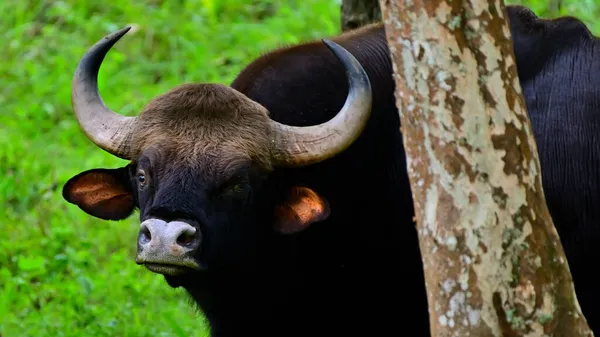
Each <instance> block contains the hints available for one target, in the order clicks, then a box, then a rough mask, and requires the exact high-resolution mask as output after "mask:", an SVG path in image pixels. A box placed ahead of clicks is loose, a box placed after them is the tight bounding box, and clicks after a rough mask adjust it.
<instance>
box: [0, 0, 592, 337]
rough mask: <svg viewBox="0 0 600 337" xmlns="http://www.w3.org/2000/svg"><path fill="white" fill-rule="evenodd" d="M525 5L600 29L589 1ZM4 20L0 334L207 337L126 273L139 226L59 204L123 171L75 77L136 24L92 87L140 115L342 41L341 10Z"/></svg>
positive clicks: (218, 5)
mask: <svg viewBox="0 0 600 337" xmlns="http://www.w3.org/2000/svg"><path fill="white" fill-rule="evenodd" d="M510 3H515V1H510ZM526 4H527V5H529V6H531V7H532V8H533V9H534V10H535V11H536V12H537V13H538V14H540V15H541V16H550V17H552V16H557V15H563V14H568V15H574V16H577V17H579V18H581V19H582V20H584V21H585V22H586V23H587V24H588V25H589V27H590V29H591V30H592V31H593V32H595V33H596V32H598V31H599V30H600V26H599V24H600V23H599V22H598V21H597V20H595V18H596V17H597V16H598V14H599V13H598V11H599V8H600V6H599V5H598V3H597V2H596V1H590V0H578V1H574V0H573V1H562V4H561V7H560V10H559V11H558V10H556V9H553V8H558V7H557V6H555V5H553V4H548V3H547V2H544V1H538V0H534V1H527V2H526ZM0 11H1V12H2V13H3V14H2V19H1V20H0V31H1V32H2V40H1V41H0V47H1V53H2V62H0V106H1V107H2V109H1V112H0V205H1V207H0V335H1V336H3V337H28V336H56V337H58V336H140V337H143V336H179V337H183V336H205V335H206V334H207V330H206V326H205V324H204V322H203V321H202V319H201V315H200V313H198V312H197V311H196V310H195V308H194V307H193V306H192V305H190V302H189V301H188V299H187V298H186V295H185V294H184V292H183V290H181V289H176V290H174V289H171V288H170V287H168V285H167V284H166V283H165V282H164V280H163V278H162V277H161V276H159V275H156V274H153V273H150V272H148V271H146V270H145V269H143V268H141V267H138V266H137V265H136V264H135V263H134V262H133V256H134V253H135V242H136V232H137V227H138V223H137V219H136V217H135V216H134V217H132V219H130V220H127V221H120V222H108V221H100V220H97V219H94V218H92V217H90V216H87V215H86V214H85V213H83V212H82V211H80V210H79V209H77V208H76V207H74V206H72V205H69V204H67V203H66V202H65V201H64V200H63V199H62V196H61V189H62V186H63V184H64V182H65V181H66V180H67V179H68V178H70V177H71V176H73V175H75V174H77V173H79V172H81V171H83V170H87V169H91V168H96V167H118V166H121V165H124V164H125V162H124V161H122V160H120V159H117V158H114V157H113V156H111V155H109V154H107V153H105V152H103V151H101V150H99V149H98V148H97V147H95V146H94V145H92V144H91V142H90V141H89V140H88V139H87V138H86V137H85V136H84V135H83V133H82V132H81V130H80V129H79V127H78V125H77V122H76V120H75V119H74V117H73V115H72V110H71V106H70V89H71V88H70V82H71V76H72V74H73V70H74V68H75V66H76V64H77V60H78V59H79V57H81V56H82V55H83V53H84V52H85V50H86V49H87V48H88V47H90V46H91V45H93V44H94V43H95V42H96V41H97V40H98V39H100V38H102V37H103V36H104V35H106V34H107V33H109V32H111V31H114V30H116V29H118V28H121V27H123V26H125V25H127V24H132V25H134V27H135V31H133V32H130V33H129V34H127V35H126V36H125V37H124V38H123V39H122V40H121V41H120V42H119V43H117V45H116V46H115V47H114V48H113V50H112V51H111V52H110V53H109V54H108V56H107V57H106V61H105V63H104V65H103V67H102V69H101V72H100V76H99V86H100V91H101V92H102V95H103V98H104V99H105V102H106V103H107V104H108V105H109V106H110V107H112V108H113V109H115V110H117V111H119V112H120V113H123V114H126V115H135V114H136V113H137V112H138V111H139V110H140V109H141V108H142V106H143V105H144V104H145V103H146V102H147V101H148V100H149V99H151V98H152V97H154V96H156V95H158V94H161V93H163V92H165V91H166V90H168V89H170V88H172V87H173V86H175V85H178V84H181V83H183V82H191V81H205V82H219V83H229V82H230V81H231V80H232V79H233V77H234V76H235V75H236V73H237V72H238V71H239V70H240V69H241V68H242V67H243V66H244V65H245V64H247V63H248V62H250V61H251V60H252V59H253V58H255V57H257V56H259V55H260V54H261V53H263V52H265V51H267V50H269V49H271V48H274V47H276V46H281V45H285V44H292V43H297V42H301V41H305V40H308V39H313V38H320V37H323V36H327V35H332V34H335V33H338V32H339V1H333V0H328V1H324V0H288V1H282V0H280V1H275V0H260V1H252V2H250V1H244V0H220V1H217V0H172V1H161V0H146V1H125V0H115V1H111V2H101V1H97V2H84V1H74V0H71V1H26V0H19V1H17V0H4V1H0Z"/></svg>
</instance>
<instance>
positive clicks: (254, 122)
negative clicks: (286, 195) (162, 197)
mask: <svg viewBox="0 0 600 337" xmlns="http://www.w3.org/2000/svg"><path fill="white" fill-rule="evenodd" d="M269 132H270V128H269V116H268V111H267V110H266V109H265V108H264V107H263V106H261V105H260V104H258V103H256V102H254V101H252V100H250V99H249V98H248V97H246V96H245V95H243V94H242V93H240V92H239V91H237V90H235V89H233V88H230V87H227V86H225V85H221V84H183V85H180V86H178V87H176V88H174V89H172V90H170V91H168V92H166V93H165V94H162V95H160V96H158V97H156V98H154V99H153V100H152V101H150V102H149V103H148V104H147V105H146V106H145V107H144V109H143V110H142V112H141V113H140V115H139V117H138V120H137V124H136V126H135V128H134V130H133V135H132V139H131V141H132V145H133V146H132V148H134V149H138V153H137V154H136V157H137V155H139V154H141V153H142V151H144V150H145V149H149V148H157V149H160V151H161V152H162V153H168V155H169V157H170V158H171V160H174V161H176V162H177V163H176V164H181V165H184V166H191V167H195V166H199V165H203V164H209V163H205V162H206V161H207V160H210V161H217V162H212V163H210V166H211V167H215V168H221V169H225V168H226V167H229V166H231V165H232V164H235V162H238V161H243V160H251V161H252V162H254V163H255V164H258V165H259V166H260V167H261V168H262V169H264V170H271V169H272V163H271V155H270V146H269V144H270V142H269V138H270V135H269Z"/></svg>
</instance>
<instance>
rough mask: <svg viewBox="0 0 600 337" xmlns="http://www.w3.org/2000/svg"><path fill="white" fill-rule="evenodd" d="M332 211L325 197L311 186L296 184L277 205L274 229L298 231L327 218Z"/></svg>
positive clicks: (288, 232)
mask: <svg viewBox="0 0 600 337" xmlns="http://www.w3.org/2000/svg"><path fill="white" fill-rule="evenodd" d="M330 213H331V210H330V208H329V203H328V202H327V200H325V198H323V197H322V196H320V195H319V194H317V193H316V192H315V191H313V190H311V189H310V188H307V187H299V186H294V187H292V188H291V189H290V191H289V192H288V194H287V195H286V198H285V200H284V201H283V203H281V204H279V205H277V206H276V207H275V225H274V229H275V230H276V231H277V232H279V233H281V234H294V233H298V232H301V231H303V230H305V229H307V228H308V227H309V226H310V225H311V224H312V223H314V222H318V221H323V220H325V219H327V218H328V217H329V214H330Z"/></svg>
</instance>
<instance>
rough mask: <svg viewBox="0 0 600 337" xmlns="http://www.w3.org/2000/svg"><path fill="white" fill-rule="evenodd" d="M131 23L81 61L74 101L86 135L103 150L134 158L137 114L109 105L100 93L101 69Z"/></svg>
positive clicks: (73, 90)
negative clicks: (121, 112) (132, 148)
mask: <svg viewBox="0 0 600 337" xmlns="http://www.w3.org/2000/svg"><path fill="white" fill-rule="evenodd" d="M129 29H131V27H126V28H123V29H121V30H119V31H116V32H114V33H112V34H110V35H108V36H106V37H104V38H103V39H102V40H100V41H98V42H97V43H96V44H95V45H94V46H93V47H92V48H90V49H89V50H88V51H87V52H86V53H85V55H84V56H83V57H82V58H81V61H80V62H79V64H78V65H77V69H76V70H75V75H74V76H73V83H72V90H71V103H72V105H73V111H74V112H75V116H76V117H77V121H78V122H79V125H80V126H81V128H82V129H83V131H84V132H85V134H86V136H87V137H88V138H89V139H90V140H91V141H92V142H94V144H96V145H98V146H99V147H100V148H102V149H103V150H105V151H107V152H109V153H111V154H113V155H115V156H117V157H120V158H123V159H131V158H130V157H131V151H130V148H129V139H130V138H131V132H132V129H133V126H134V124H135V117H125V116H122V115H119V114H118V113H116V112H114V111H112V110H111V109H109V108H108V107H107V106H106V105H105V104H104V102H103V101H102V97H100V94H99V93H98V71H99V70H100V65H101V64H102V61H103V60H104V57H105V56H106V54H107V53H108V51H109V50H110V48H111V47H112V46H113V45H114V44H115V43H116V42H117V41H119V39H120V38H121V37H123V35H125V34H126V33H127V32H128V31H129Z"/></svg>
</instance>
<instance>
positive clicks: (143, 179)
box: [137, 172, 146, 186]
mask: <svg viewBox="0 0 600 337" xmlns="http://www.w3.org/2000/svg"><path fill="white" fill-rule="evenodd" d="M137 180H138V182H139V183H140V185H141V186H144V185H146V174H144V172H139V173H138V176H137Z"/></svg>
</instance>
